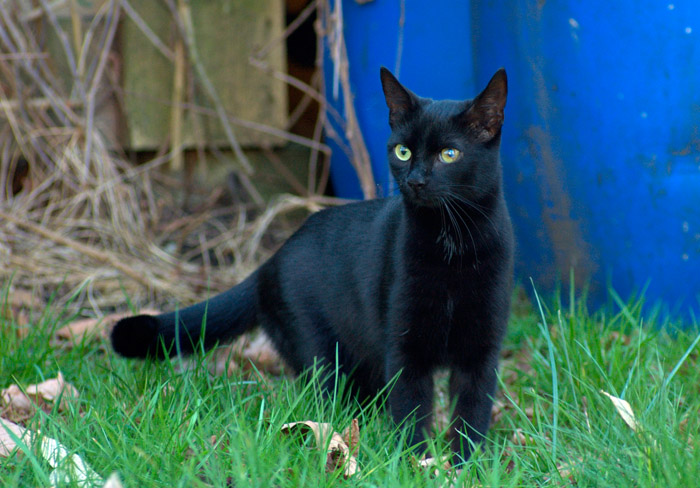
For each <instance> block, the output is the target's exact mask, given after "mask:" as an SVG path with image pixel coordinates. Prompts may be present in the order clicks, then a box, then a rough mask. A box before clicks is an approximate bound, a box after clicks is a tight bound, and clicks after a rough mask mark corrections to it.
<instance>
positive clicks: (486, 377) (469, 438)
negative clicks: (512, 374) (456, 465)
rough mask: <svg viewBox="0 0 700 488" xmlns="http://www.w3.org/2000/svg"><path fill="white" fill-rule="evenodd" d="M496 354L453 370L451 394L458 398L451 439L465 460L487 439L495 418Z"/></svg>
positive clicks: (454, 447)
mask: <svg viewBox="0 0 700 488" xmlns="http://www.w3.org/2000/svg"><path fill="white" fill-rule="evenodd" d="M495 356H496V355H489V356H488V357H486V358H484V359H483V361H482V362H481V363H480V364H478V365H474V364H472V365H469V367H460V366H457V367H453V368H452V371H451V373H450V398H451V399H452V401H453V402H455V412H454V415H453V418H452V430H451V432H450V442H451V444H452V450H453V451H454V452H455V453H457V454H459V455H461V457H462V459H463V460H467V459H468V458H469V456H471V453H472V451H473V448H474V445H475V444H479V443H481V442H482V441H483V440H484V437H485V436H486V432H487V430H488V428H489V424H490V422H491V407H492V406H493V395H494V392H495V390H496V381H497V375H496V367H497V358H496V357H495ZM456 460H457V461H459V459H456Z"/></svg>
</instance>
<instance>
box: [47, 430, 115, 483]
mask: <svg viewBox="0 0 700 488" xmlns="http://www.w3.org/2000/svg"><path fill="white" fill-rule="evenodd" d="M39 448H40V450H41V455H42V456H43V458H44V459H46V461H47V462H48V463H49V464H50V465H51V467H52V468H54V470H53V471H52V472H51V473H50V474H49V481H50V482H51V484H52V485H53V486H57V485H63V484H69V483H72V484H75V485H76V486H79V487H82V488H91V487H96V486H98V484H99V485H102V477H101V476H100V475H99V474H97V473H96V472H95V471H94V470H93V469H92V468H91V467H90V466H89V465H88V464H87V463H86V462H85V461H83V458H81V457H80V456H78V455H77V454H70V453H69V452H68V449H67V448H66V447H65V446H64V445H63V444H61V443H60V442H58V441H57V440H56V439H53V438H51V437H41V438H40V441H39Z"/></svg>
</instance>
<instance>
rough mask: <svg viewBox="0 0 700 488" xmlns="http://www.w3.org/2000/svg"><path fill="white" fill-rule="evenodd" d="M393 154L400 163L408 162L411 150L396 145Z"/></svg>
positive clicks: (401, 145)
mask: <svg viewBox="0 0 700 488" xmlns="http://www.w3.org/2000/svg"><path fill="white" fill-rule="evenodd" d="M394 154H396V157H397V158H399V159H400V160H401V161H408V160H409V159H411V150H410V149H409V148H407V147H406V146H404V145H403V144H397V145H396V146H394Z"/></svg>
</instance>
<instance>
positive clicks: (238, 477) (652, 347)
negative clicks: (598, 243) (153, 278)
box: [0, 302, 700, 487]
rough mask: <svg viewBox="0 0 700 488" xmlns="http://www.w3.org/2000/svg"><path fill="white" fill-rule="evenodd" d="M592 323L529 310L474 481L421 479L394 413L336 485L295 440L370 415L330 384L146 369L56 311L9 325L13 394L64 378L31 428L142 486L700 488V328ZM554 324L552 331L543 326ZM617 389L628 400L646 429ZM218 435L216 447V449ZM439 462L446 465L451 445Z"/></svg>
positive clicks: (519, 316)
mask: <svg viewBox="0 0 700 488" xmlns="http://www.w3.org/2000/svg"><path fill="white" fill-rule="evenodd" d="M620 304H621V305H622V307H621V308H618V310H619V312H617V313H612V314H610V313H609V314H607V315H606V314H602V313H599V314H595V315H590V314H588V313H587V312H586V310H585V309H584V308H583V307H580V306H576V305H575V306H573V307H571V308H567V309H566V310H560V308H559V307H558V306H555V305H553V302H552V303H549V304H548V305H549V307H547V306H545V304H543V306H542V309H543V310H542V311H541V313H540V310H539V309H538V306H537V303H536V304H535V308H534V310H533V309H531V308H528V307H518V308H519V310H518V311H516V313H515V314H514V316H513V319H512V324H511V327H510V332H509V336H508V338H507V341H506V344H505V347H504V351H503V360H502V365H501V387H500V391H499V393H498V400H499V402H500V406H499V408H498V411H497V412H496V420H495V422H494V425H493V426H492V429H491V431H490V433H489V438H488V442H487V443H486V445H485V446H483V449H482V450H481V451H480V452H478V453H477V454H476V455H475V456H473V458H472V459H471V460H470V461H469V463H468V464H467V465H466V466H465V469H463V470H462V471H460V472H458V473H454V472H453V473H445V472H439V473H437V474H434V473H430V472H427V471H425V470H419V469H416V468H415V467H414V465H413V464H412V463H411V462H410V455H409V454H408V453H406V452H402V451H401V450H399V449H397V444H396V432H395V430H394V427H393V426H392V424H391V422H390V421H389V420H388V417H387V415H386V414H385V413H384V412H383V411H382V409H380V408H368V409H366V410H365V411H363V412H361V413H360V414H359V416H358V419H359V423H360V451H359V465H360V469H361V471H360V473H359V474H358V475H356V476H354V477H352V478H350V479H348V480H343V479H342V476H341V474H340V473H339V472H335V473H326V470H325V461H326V459H325V454H324V453H323V452H321V451H319V450H317V449H315V448H314V446H313V445H312V444H311V443H310V442H308V441H306V442H304V441H300V440H299V439H297V438H295V437H286V436H284V435H282V434H280V427H281V426H282V424H284V423H286V422H291V421H295V420H317V421H323V422H331V423H332V424H333V426H334V427H335V428H336V430H338V431H342V429H344V428H345V427H346V426H348V425H349V424H350V422H351V419H352V417H353V415H357V414H356V413H354V412H353V411H352V410H351V408H350V407H348V406H347V402H346V403H345V406H344V404H343V402H336V404H333V402H331V401H328V400H325V399H323V397H322V396H321V395H320V394H319V393H318V391H317V388H316V387H315V386H314V383H311V384H309V383H305V382H302V381H298V380H297V381H294V380H291V379H285V378H281V379H280V378H270V377H266V376H264V375H262V374H259V373H256V372H254V371H253V372H249V373H241V374H238V375H235V376H233V377H231V378H226V377H220V376H219V377H216V376H211V375H210V374H209V373H208V372H207V369H206V366H204V365H203V363H204V362H205V361H206V357H199V359H198V361H197V362H198V364H199V365H198V366H197V367H194V368H193V369H190V370H187V371H184V372H178V371H177V370H176V369H175V364H174V363H173V362H164V363H157V364H153V363H143V362H138V361H127V360H124V359H121V358H118V357H117V356H115V355H114V354H113V353H111V352H105V351H106V350H107V349H106V344H103V343H100V342H99V341H98V342H89V343H85V344H82V345H80V346H78V347H76V348H73V349H68V348H65V347H64V346H61V345H58V344H56V343H55V342H54V341H52V340H51V337H52V334H53V332H54V331H55V329H56V327H57V326H60V325H62V324H63V323H65V322H67V321H68V319H69V317H61V313H60V311H59V310H54V309H53V308H52V307H51V306H49V308H48V309H47V310H46V311H45V312H44V314H43V316H41V317H35V318H34V320H33V321H32V323H33V326H32V327H31V329H30V333H29V335H28V336H26V337H20V335H18V334H17V329H18V326H17V325H16V324H15V323H13V322H12V321H9V320H4V319H2V318H0V337H1V339H0V380H1V383H0V388H5V387H7V386H9V385H10V384H11V383H17V384H19V385H21V386H27V385H29V384H33V383H38V382H40V381H42V380H44V379H46V378H50V377H53V376H55V375H56V374H57V372H58V371H61V372H62V373H63V374H64V375H65V377H66V379H67V380H68V381H70V382H71V383H73V384H74V385H75V387H76V388H77V389H78V391H79V392H80V395H81V396H80V399H79V400H77V401H75V402H72V403H69V407H68V408H67V409H66V410H64V411H62V412H58V411H57V409H55V408H54V409H53V410H52V411H49V412H47V413H45V412H42V411H39V412H38V413H37V414H36V415H35V416H34V417H33V418H31V419H30V420H28V421H27V422H26V426H27V427H29V428H31V429H34V430H39V429H40V430H41V432H42V434H44V435H47V436H49V437H53V438H55V439H56V440H58V441H59V442H61V443H62V444H63V445H65V446H66V447H67V448H68V449H69V450H71V452H73V453H76V454H78V455H80V456H81V457H82V458H83V459H84V460H85V461H86V462H87V463H88V464H89V465H90V466H91V467H92V468H93V469H94V470H96V471H97V472H98V473H100V475H102V476H103V477H105V478H106V477H107V476H109V475H110V473H112V472H115V471H117V472H118V473H119V474H120V476H121V478H122V480H123V482H124V486H126V487H151V486H163V487H177V486H182V487H200V486H201V487H205V486H217V487H219V486H227V484H228V486H289V487H297V486H335V485H342V486H368V487H369V486H377V487H392V486H468V487H471V486H477V485H479V486H493V487H501V486H505V487H507V486H513V487H516V486H579V487H581V486H606V487H607V486H635V487H646V486H649V487H652V486H695V484H696V483H697V480H698V479H699V478H700V453H699V451H698V449H697V447H696V444H697V436H698V433H699V432H700V428H699V427H700V426H699V425H698V424H699V421H700V415H698V412H699V411H700V389H699V388H698V385H700V368H698V349H697V347H696V346H697V341H696V333H697V331H696V330H688V331H683V330H680V329H678V330H676V329H672V328H671V327H666V328H664V329H660V328H659V327H655V326H654V324H646V323H645V324H644V325H643V326H642V325H641V323H642V321H641V319H640V306H639V304H635V303H632V304H624V303H622V302H620ZM542 317H544V321H543V318H542ZM601 390H603V391H606V392H609V393H610V394H612V395H615V396H618V397H622V398H624V399H625V400H627V401H628V402H629V403H630V405H631V406H632V409H633V411H634V413H635V415H636V419H637V422H638V424H639V427H638V429H637V431H636V432H635V431H633V430H632V429H631V428H630V427H628V426H627V425H626V424H625V423H624V421H623V420H622V417H620V415H618V413H617V412H616V410H615V408H614V406H613V404H612V402H611V401H610V399H608V398H607V397H606V396H605V395H603V394H602V393H601ZM212 436H216V437H215V441H214V443H213V444H212ZM429 449H430V450H431V451H432V452H433V453H435V454H441V453H444V444H443V443H442V442H441V441H440V440H438V441H431V444H430V446H429ZM50 471H51V468H50V466H49V464H48V463H47V462H46V461H44V460H43V459H42V458H41V456H40V455H39V454H38V451H37V450H36V449H31V450H29V451H28V454H25V455H22V456H14V457H11V458H5V459H0V486H49V483H48V476H49V472H50Z"/></svg>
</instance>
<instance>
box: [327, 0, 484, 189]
mask: <svg viewBox="0 0 700 488" xmlns="http://www.w3.org/2000/svg"><path fill="white" fill-rule="evenodd" d="M329 3H331V4H336V2H329ZM337 3H342V9H343V12H342V15H343V33H344V35H345V41H346V45H347V54H348V60H349V78H350V85H351V87H352V91H353V95H354V100H355V103H354V107H355V110H356V112H357V118H358V121H359V124H360V127H361V129H362V134H363V136H364V139H365V143H366V145H367V149H368V152H369V156H370V160H371V163H372V171H373V174H374V180H375V182H376V184H377V192H376V193H377V195H378V196H386V195H389V194H392V193H394V192H395V191H396V188H395V185H394V184H393V183H392V181H391V177H390V174H389V168H388V163H387V157H386V141H387V138H388V137H389V122H388V109H387V108H386V103H385V101H384V95H383V93H382V89H381V84H380V82H379V68H380V67H381V66H386V67H387V68H389V69H390V70H391V71H392V72H394V74H396V75H397V77H398V79H399V80H400V81H401V82H402V83H404V84H405V85H406V86H407V87H408V88H410V89H411V90H412V91H414V92H415V93H417V94H418V95H422V96H430V97H432V98H453V99H466V98H471V97H472V96H474V94H475V93H474V91H475V85H474V69H473V66H474V65H473V59H472V41H471V40H472V36H471V32H470V5H469V2H454V1H450V0H410V1H399V0H375V1H370V2H367V3H362V2H357V1H355V0H346V1H342V2H337ZM325 49H326V53H325V79H326V95H327V98H328V100H329V101H330V103H331V104H332V105H333V106H334V107H335V108H336V109H337V110H338V111H339V112H340V113H341V114H343V113H344V108H343V103H342V97H340V96H339V97H338V98H335V97H334V86H333V80H334V73H333V63H332V62H331V59H330V58H331V55H330V52H329V50H328V45H326V46H325ZM338 94H339V95H340V91H339V90H338ZM330 123H331V124H333V132H335V133H340V134H342V133H343V129H342V127H340V126H338V124H336V123H335V122H334V121H333V119H331V120H330ZM327 142H328V143H329V145H330V146H331V148H332V149H333V155H332V157H331V168H330V171H331V180H332V183H333V187H334V190H335V193H336V195H337V196H339V197H342V198H358V199H359V198H363V197H364V195H363V192H362V189H361V187H360V184H359V182H358V180H357V177H356V175H355V172H354V170H353V168H352V166H351V165H350V163H349V160H348V157H347V153H346V152H345V151H344V150H343V148H342V144H341V145H339V144H335V143H334V142H333V141H332V140H329V139H328V138H327Z"/></svg>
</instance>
